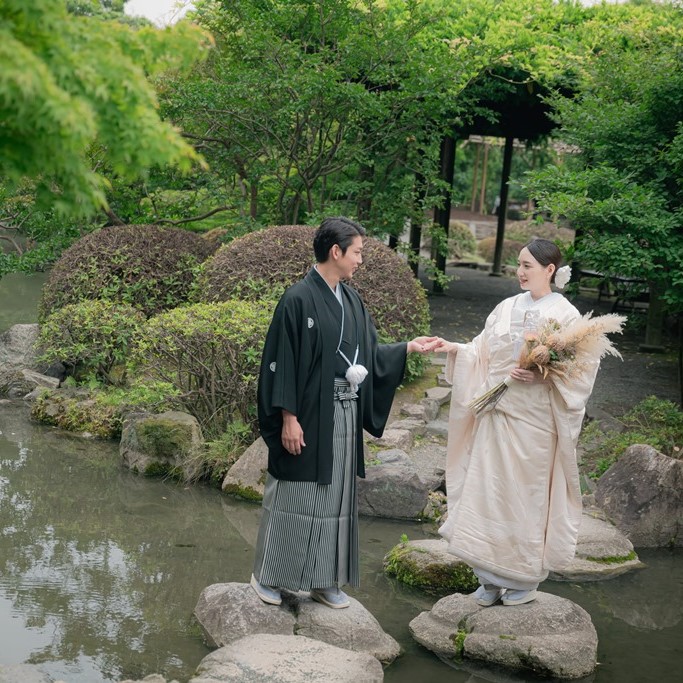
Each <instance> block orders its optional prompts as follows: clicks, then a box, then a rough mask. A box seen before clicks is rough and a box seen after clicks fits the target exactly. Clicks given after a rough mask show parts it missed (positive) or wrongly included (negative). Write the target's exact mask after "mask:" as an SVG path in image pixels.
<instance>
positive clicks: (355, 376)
mask: <svg viewBox="0 0 683 683" xmlns="http://www.w3.org/2000/svg"><path fill="white" fill-rule="evenodd" d="M339 355H340V356H341V357H342V358H343V359H344V360H345V361H346V364H347V365H348V366H349V367H348V369H347V370H346V379H347V380H348V383H349V384H350V385H351V391H358V387H359V386H360V385H361V384H362V382H363V380H364V379H365V378H366V377H367V376H368V370H367V368H366V367H365V366H364V365H360V364H359V363H357V362H356V361H357V360H358V347H357V346H356V355H355V356H354V357H353V363H352V362H351V361H350V360H349V359H348V358H347V357H346V356H345V355H344V352H343V351H342V350H341V349H339Z"/></svg>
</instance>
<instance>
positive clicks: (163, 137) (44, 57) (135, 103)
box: [0, 0, 207, 215]
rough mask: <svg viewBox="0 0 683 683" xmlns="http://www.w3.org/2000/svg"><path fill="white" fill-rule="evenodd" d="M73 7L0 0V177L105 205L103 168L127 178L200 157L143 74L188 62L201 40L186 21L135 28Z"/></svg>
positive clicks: (90, 207) (63, 205) (66, 205)
mask: <svg viewBox="0 0 683 683" xmlns="http://www.w3.org/2000/svg"><path fill="white" fill-rule="evenodd" d="M85 4H86V3H83V2H81V3H75V2H71V3H70V8H71V9H72V10H74V11H79V10H78V8H77V7H76V5H81V6H83V5H85ZM91 4H92V5H93V7H94V8H95V9H97V5H98V4H99V3H91ZM122 6H123V3H122V2H113V1H112V2H103V3H102V8H104V9H109V11H110V12H113V11H114V10H117V11H118V10H120V9H121V8H122ZM81 9H82V8H81ZM79 14H82V12H79ZM79 14H73V13H69V11H68V10H67V2H66V0H36V1H35V2H31V3H26V2H24V1H23V0H0V121H2V124H1V125H0V182H2V183H3V185H5V187H7V188H9V189H10V190H11V189H15V188H17V187H18V186H19V185H20V184H21V183H22V182H25V181H26V180H31V181H33V183H34V187H33V188H32V189H33V190H34V192H35V196H36V201H37V205H38V206H39V207H43V208H44V207H49V208H50V209H51V210H53V211H54V212H56V213H57V214H62V215H86V214H88V213H90V212H92V211H94V210H95V209H98V208H101V207H103V206H106V200H105V194H104V190H105V187H106V186H107V182H108V181H107V178H106V177H105V175H104V174H103V172H102V168H107V169H110V170H111V173H112V174H113V175H116V176H121V177H126V178H133V177H135V176H136V175H138V174H140V173H144V172H145V171H147V170H148V169H150V168H151V167H152V166H154V165H157V164H172V165H177V166H178V167H180V168H182V169H183V170H189V169H190V167H191V166H192V164H193V163H195V162H196V161H197V160H198V156H197V154H196V152H195V151H194V150H193V148H192V147H191V146H189V145H188V144H187V143H186V142H184V141H183V140H182V138H181V137H180V136H179V135H178V134H177V132H176V131H175V130H174V129H173V127H172V126H171V125H170V124H169V123H167V122H164V121H162V120H161V119H160V117H159V114H158V110H157V101H156V96H155V93H154V90H153V88H152V86H151V84H150V83H149V81H148V80H147V77H148V76H149V75H151V74H153V73H157V72H159V71H160V70H164V69H169V68H173V69H179V68H183V67H187V66H189V64H191V63H192V61H194V60H196V59H197V57H198V56H199V55H200V53H201V52H202V47H205V46H206V45H207V42H206V40H205V36H204V35H203V34H202V32H201V31H200V30H199V29H198V28H197V27H194V26H191V25H190V24H188V23H182V24H181V25H179V26H178V27H176V28H175V29H174V30H172V31H164V32H162V31H158V30H156V29H153V28H151V27H145V28H141V29H140V30H137V31H135V30H133V29H131V28H130V27H129V26H125V25H124V24H122V23H120V22H118V21H106V22H105V21H102V20H101V19H99V18H98V16H99V13H96V14H98V16H82V15H79ZM94 145H96V148H93V146H94ZM93 150H94V152H95V154H94V157H91V155H90V154H89V153H91V152H92V151H93ZM93 161H94V163H93Z"/></svg>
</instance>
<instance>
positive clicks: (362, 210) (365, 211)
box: [356, 164, 375, 223]
mask: <svg viewBox="0 0 683 683" xmlns="http://www.w3.org/2000/svg"><path fill="white" fill-rule="evenodd" d="M374 172H375V169H374V167H373V166H370V165H368V164H363V165H362V166H361V167H360V170H359V171H358V180H359V181H360V186H361V190H360V193H359V195H358V204H357V208H356V211H357V212H358V220H359V221H360V222H361V223H363V221H366V220H367V219H368V216H369V215H370V209H371V208H372V180H373V178H374ZM366 185H367V187H366Z"/></svg>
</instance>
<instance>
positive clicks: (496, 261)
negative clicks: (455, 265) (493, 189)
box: [490, 136, 514, 275]
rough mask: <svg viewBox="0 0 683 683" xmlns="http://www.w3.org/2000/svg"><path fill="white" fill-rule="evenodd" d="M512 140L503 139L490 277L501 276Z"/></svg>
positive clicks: (508, 138) (509, 137)
mask: <svg viewBox="0 0 683 683" xmlns="http://www.w3.org/2000/svg"><path fill="white" fill-rule="evenodd" d="M513 142H514V138H513V137H512V136H508V137H506V138H505V151H504V152H503V172H502V177H501V179H500V204H499V206H498V229H497V231H496V250H495V252H494V254H493V268H492V270H491V273H490V274H491V275H502V274H503V271H502V260H503V244H504V241H505V218H506V217H507V212H508V185H509V184H510V169H511V168H512V143H513Z"/></svg>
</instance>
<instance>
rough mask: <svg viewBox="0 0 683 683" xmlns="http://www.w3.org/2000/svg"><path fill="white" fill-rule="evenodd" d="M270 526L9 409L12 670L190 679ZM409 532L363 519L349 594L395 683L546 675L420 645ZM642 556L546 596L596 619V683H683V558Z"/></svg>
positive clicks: (0, 417)
mask: <svg viewBox="0 0 683 683" xmlns="http://www.w3.org/2000/svg"><path fill="white" fill-rule="evenodd" d="M15 283H19V284H17V288H16V289H14V286H15V285H14V284H12V282H11V281H10V282H9V284H8V281H7V279H3V280H2V281H0V285H1V287H0V297H1V298H0V320H1V321H7V320H9V321H10V322H9V324H14V323H16V322H32V321H33V320H34V319H35V313H34V312H33V307H34V305H35V301H37V292H38V289H39V286H40V285H36V284H35V282H34V283H28V284H27V283H25V282H21V278H20V277H17V276H15ZM20 293H23V294H21V296H22V301H23V304H24V308H23V309H22V307H21V306H20V305H18V304H17V305H16V306H15V304H16V298H17V297H19V296H20ZM8 296H9V299H8V298H7V297H8ZM6 303H8V305H7V306H6ZM9 304H12V305H9ZM6 326H8V325H7V323H5V325H4V327H6ZM4 327H3V328H2V329H4ZM259 516H260V507H259V506H258V505H253V504H250V503H246V502H241V501H238V500H236V499H233V498H231V497H228V496H226V495H223V494H222V493H221V492H220V491H218V490H214V489H210V488H207V487H202V486H193V487H186V486H182V485H178V484H176V483H173V482H169V481H161V480H150V479H144V478H142V477H139V476H136V475H133V474H131V473H130V472H128V471H126V470H124V469H123V468H122V467H121V466H120V463H119V457H118V445H117V444H116V443H113V442H98V441H93V440H86V439H81V438H78V437H74V436H70V435H67V434H64V433H61V432H58V431H57V430H54V429H51V428H48V427H45V426H42V425H37V424H34V423H32V422H31V421H30V420H29V419H28V410H27V407H26V406H25V405H24V404H23V403H22V402H21V401H15V402H3V403H0V664H18V663H22V662H28V663H34V664H39V665H40V666H41V668H42V669H43V670H44V671H45V672H46V673H48V674H49V675H50V676H52V677H53V678H54V679H61V680H64V681H66V682H67V683H104V682H109V681H118V680H121V679H124V678H142V677H143V676H145V675H148V674H150V673H161V674H163V675H164V676H165V677H166V678H167V679H169V680H170V679H173V678H176V679H177V680H179V681H181V683H184V682H185V681H187V680H188V678H189V677H190V676H191V675H192V674H193V672H194V669H195V667H196V666H197V664H198V663H199V661H200V660H201V659H202V657H204V656H205V655H206V654H208V652H209V650H208V648H207V647H206V646H205V645H204V644H203V642H202V639H201V635H200V632H199V629H198V627H197V626H196V624H194V622H193V619H192V611H193V609H194V606H195V604H196V602H197V599H198V597H199V594H200V592H201V591H202V589H203V588H205V587H206V586H208V585H210V584H212V583H217V582H228V581H240V582H246V581H248V579H249V575H250V572H251V565H252V560H253V552H254V545H255V542H256V534H257V529H258V522H259ZM402 533H406V534H407V535H408V536H409V537H410V538H412V539H417V538H423V537H427V536H429V535H430V533H431V529H430V528H429V527H426V526H421V525H418V524H411V523H404V522H397V521H389V520H378V519H369V518H365V519H362V520H361V530H360V534H361V588H360V589H358V590H354V591H349V592H350V593H351V594H352V595H353V596H354V597H356V598H357V599H358V600H360V601H361V602H362V603H363V604H364V605H365V606H366V607H367V608H368V609H369V610H370V611H371V612H372V613H373V614H374V615H375V617H376V618H377V619H378V620H379V622H380V624H381V625H382V627H383V628H384V630H385V631H387V632H388V633H389V634H390V635H392V636H393V637H394V638H396V639H397V640H398V641H399V643H400V644H401V645H402V647H403V648H404V651H405V652H404V655H403V656H402V657H400V658H399V659H398V660H396V662H394V663H393V664H392V665H391V666H390V667H389V668H388V669H387V670H386V672H385V680H386V681H387V682H388V683H408V682H410V683H415V682H419V683H423V682H424V683H431V682H436V681H439V682H441V681H443V680H448V681H452V682H453V683H478V682H479V681H512V680H517V681H520V680H532V679H531V678H523V677H522V678H513V677H510V676H507V675H505V674H500V673H495V672H479V673H477V674H473V673H471V672H466V671H460V670H456V669H454V668H452V667H451V666H449V665H448V664H446V663H443V662H441V661H440V660H439V659H437V658H436V657H435V656H434V655H432V654H431V653H430V652H429V651H427V650H425V649H423V648H421V647H420V646H418V645H417V644H416V643H415V642H414V641H413V640H412V638H411V637H410V634H409V631H408V623H409V622H410V620H411V619H413V617H415V616H416V615H417V614H419V613H420V612H421V611H423V610H426V609H429V608H430V607H431V605H432V604H433V602H434V598H433V597H430V596H429V595H426V594H424V593H422V592H420V591H417V590H413V589H411V588H409V587H406V586H403V585H401V584H399V583H397V582H396V581H394V580H393V579H388V578H387V577H385V576H384V574H383V572H382V558H383V557H384V555H385V554H386V552H387V551H388V550H389V549H390V548H391V547H393V546H394V545H395V544H396V543H397V542H398V541H399V538H400V536H401V534H402ZM640 557H641V559H642V560H644V561H645V562H646V563H647V568H646V569H643V570H642V571H639V572H637V573H633V574H630V575H627V576H623V577H619V578H617V579H614V580H611V581H606V582H599V583H584V584H564V583H554V582H546V584H544V586H543V589H544V590H546V591H548V592H551V593H555V594H558V595H562V596H564V597H567V598H569V599H571V600H573V601H575V602H576V603H578V604H579V605H581V606H582V607H583V608H584V609H586V610H587V611H588V612H589V613H590V615H591V617H592V619H593V622H594V624H595V626H596V629H597V631H598V637H599V639H600V644H599V651H598V658H599V661H600V666H599V667H598V669H597V671H596V673H595V674H594V675H593V676H591V677H590V678H589V679H586V680H588V681H591V683H592V682H595V683H640V682H642V683H650V682H664V683H666V682H668V681H671V682H673V681H679V680H680V662H681V655H682V654H683V653H682V649H683V613H682V612H683V553H682V552H681V551H666V550H658V551H641V552H640Z"/></svg>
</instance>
